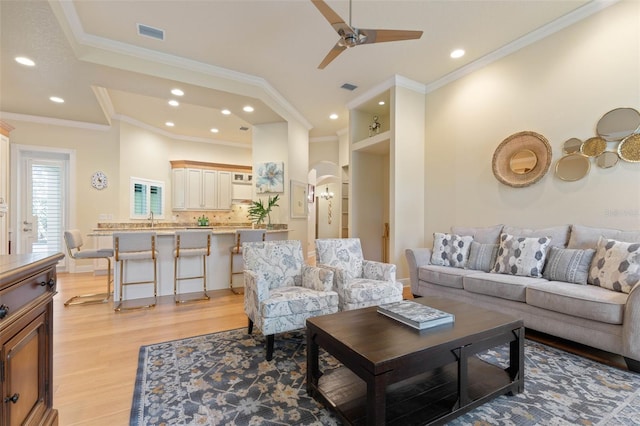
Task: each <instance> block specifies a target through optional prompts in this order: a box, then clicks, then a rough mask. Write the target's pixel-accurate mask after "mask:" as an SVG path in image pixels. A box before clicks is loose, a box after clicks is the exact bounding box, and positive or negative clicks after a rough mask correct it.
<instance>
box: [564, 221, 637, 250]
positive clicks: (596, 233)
mask: <svg viewBox="0 0 640 426" xmlns="http://www.w3.org/2000/svg"><path fill="white" fill-rule="evenodd" d="M600 237H605V238H608V239H610V240H617V241H624V242H626V243H640V231H621V230H620V229H612V228H593V227H591V226H584V225H571V238H570V239H569V245H568V248H572V249H588V248H590V249H595V248H596V246H597V245H598V240H599V239H600Z"/></svg>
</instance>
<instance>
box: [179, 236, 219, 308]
mask: <svg viewBox="0 0 640 426" xmlns="http://www.w3.org/2000/svg"><path fill="white" fill-rule="evenodd" d="M174 243H175V246H174V249H173V298H174V300H175V302H176V303H185V302H195V301H198V300H209V295H208V294H207V257H208V256H209V255H210V254H211V231H199V230H190V231H176V233H175V239H174ZM197 256H202V275H192V276H187V277H180V276H179V274H178V265H179V264H180V263H181V262H180V261H179V260H180V259H181V258H194V257H197ZM185 260H186V259H185ZM187 269H188V268H187ZM193 279H202V290H203V295H202V296H201V297H197V298H192V299H179V298H178V281H182V280H193Z"/></svg>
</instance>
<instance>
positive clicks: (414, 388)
mask: <svg viewBox="0 0 640 426" xmlns="http://www.w3.org/2000/svg"><path fill="white" fill-rule="evenodd" d="M469 369H470V375H469V384H468V388H467V389H468V393H469V399H470V402H469V404H467V405H466V406H464V407H458V406H457V404H458V371H457V365H456V363H452V364H449V365H447V366H445V367H443V368H439V369H436V370H433V371H429V372H427V373H423V374H420V375H418V376H416V377H412V378H410V379H407V380H404V381H402V382H399V383H395V384H393V385H390V386H389V387H388V388H387V393H386V398H387V403H386V405H387V410H386V420H385V423H386V424H387V425H402V426H405V425H425V424H439V423H442V422H446V421H448V420H451V419H452V418H454V417H458V416H459V415H461V414H462V413H464V412H466V411H469V410H471V409H473V408H475V407H477V406H478V405H480V404H482V403H484V402H485V401H488V400H490V399H492V398H493V397H494V396H495V395H502V394H504V393H507V392H508V391H509V389H510V387H511V385H512V382H511V379H510V378H509V374H508V372H506V371H504V370H503V369H501V368H500V367H497V366H495V365H492V364H489V363H487V362H485V361H482V360H481V359H479V358H475V357H474V358H470V359H469ZM316 398H318V399H320V400H321V401H322V402H323V403H324V404H326V405H327V406H331V407H332V408H333V409H334V410H335V411H336V412H337V413H338V415H339V416H340V417H341V418H342V419H343V420H344V421H345V422H347V423H350V424H352V425H364V424H366V400H367V385H366V383H365V382H364V380H362V379H360V378H359V377H358V376H357V375H356V374H354V373H353V372H352V371H351V370H349V369H348V368H346V367H339V368H337V369H335V370H331V371H330V372H327V373H325V374H324V375H323V376H322V377H320V380H319V383H318V389H317V394H316ZM452 414H453V415H452Z"/></svg>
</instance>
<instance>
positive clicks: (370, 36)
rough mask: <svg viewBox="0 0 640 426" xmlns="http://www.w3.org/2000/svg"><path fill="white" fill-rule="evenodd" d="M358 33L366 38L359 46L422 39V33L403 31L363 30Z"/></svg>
mask: <svg viewBox="0 0 640 426" xmlns="http://www.w3.org/2000/svg"><path fill="white" fill-rule="evenodd" d="M358 32H359V33H360V34H362V35H365V36H366V39H364V40H363V41H362V42H361V43H360V44H371V43H383V42H387V41H400V40H415V39H419V38H420V37H422V31H405V30H365V29H358Z"/></svg>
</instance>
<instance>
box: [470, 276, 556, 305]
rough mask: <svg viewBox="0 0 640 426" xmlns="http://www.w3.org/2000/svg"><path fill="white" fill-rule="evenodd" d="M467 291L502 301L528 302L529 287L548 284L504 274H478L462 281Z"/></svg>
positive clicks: (539, 280) (535, 279)
mask: <svg viewBox="0 0 640 426" xmlns="http://www.w3.org/2000/svg"><path fill="white" fill-rule="evenodd" d="M462 281H463V282H462V284H463V286H464V289H465V290H466V291H469V292H471V293H479V294H485V295H487V296H493V297H500V298H502V299H508V300H515V301H517V302H525V301H526V289H527V286H528V285H530V284H534V283H542V282H547V280H545V279H544V278H531V277H519V276H514V275H504V274H487V273H482V272H477V273H475V274H471V275H467V276H465V277H464V279H463V280H462Z"/></svg>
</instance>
